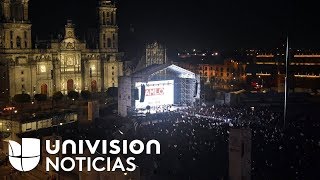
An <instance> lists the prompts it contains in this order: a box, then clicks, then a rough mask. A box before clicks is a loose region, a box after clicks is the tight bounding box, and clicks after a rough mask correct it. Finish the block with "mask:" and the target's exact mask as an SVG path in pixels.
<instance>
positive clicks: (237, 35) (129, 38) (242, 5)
mask: <svg viewBox="0 0 320 180" xmlns="http://www.w3.org/2000/svg"><path fill="white" fill-rule="evenodd" d="M97 2H98V0H55V1H44V0H30V16H31V18H32V22H33V27H34V29H33V30H34V31H35V32H36V33H37V34H39V36H40V37H41V38H42V39H43V38H48V37H49V34H50V33H54V32H57V31H58V30H61V28H63V26H64V24H65V22H66V20H67V19H72V20H73V21H74V23H75V24H76V26H77V28H78V29H79V31H80V33H79V34H78V36H80V37H83V33H84V31H86V30H87V28H88V27H95V26H97V24H96V18H97V14H96V6H97V4H98V3H97ZM302 3H303V4H302ZM117 7H118V24H119V27H120V46H121V50H123V51H133V50H135V51H142V50H143V49H142V48H143V44H145V43H146V42H150V41H154V40H158V41H160V42H162V43H163V44H165V45H166V46H167V48H168V49H169V50H170V51H171V52H173V51H176V50H178V49H180V50H182V49H191V48H197V49H204V48H207V49H218V50H233V49H239V48H273V47H276V46H280V44H281V43H283V41H284V40H285V37H286V36H287V34H288V33H289V35H290V40H291V44H292V46H293V47H299V48H317V46H319V45H318V42H319V40H320V33H319V32H320V25H319V24H320V20H319V17H320V16H319V14H320V13H319V11H318V10H317V6H315V5H312V4H311V2H310V3H308V2H307V1H305V0H304V1H302V0H301V1H296V0H265V1H261V0H219V1H217V0H118V1H117ZM130 24H131V25H132V26H133V27H134V29H135V31H134V33H132V32H130Z"/></svg>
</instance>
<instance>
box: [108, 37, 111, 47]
mask: <svg viewBox="0 0 320 180" xmlns="http://www.w3.org/2000/svg"><path fill="white" fill-rule="evenodd" d="M107 46H108V48H110V47H111V39H110V38H108V40H107Z"/></svg>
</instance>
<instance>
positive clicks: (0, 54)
mask: <svg viewBox="0 0 320 180" xmlns="http://www.w3.org/2000/svg"><path fill="white" fill-rule="evenodd" d="M15 7H17V8H15ZM0 10H1V11H0V13H1V14H0V18H1V19H0V62H1V64H0V65H1V66H2V68H0V69H1V70H2V72H1V73H0V75H1V78H2V79H6V80H2V81H4V82H6V83H4V84H1V86H3V87H2V88H1V90H2V92H1V94H6V96H7V97H13V96H14V95H15V94H21V93H27V94H30V95H31V96H33V95H35V94H47V95H48V96H51V95H52V94H53V93H54V92H57V91H61V92H62V93H64V94H67V92H68V91H71V90H75V91H78V92H80V91H82V90H89V91H91V92H102V91H105V90H106V89H107V88H109V87H117V86H118V77H119V76H122V75H123V63H122V62H121V61H120V59H121V53H119V52H118V26H117V23H116V10H117V9H116V7H115V5H114V4H112V3H111V1H107V0H101V1H100V4H99V7H98V11H99V12H98V14H99V27H98V32H99V33H98V34H99V42H97V44H98V46H97V48H96V49H89V48H87V47H88V46H87V44H86V42H85V41H81V40H79V39H78V38H77V36H76V34H75V27H74V24H73V23H72V22H71V21H70V20H68V22H67V24H66V25H65V35H64V38H62V39H61V40H50V41H49V43H47V45H46V48H42V49H41V48H39V47H38V46H35V47H34V48H33V44H32V38H31V26H32V24H31V22H30V21H29V20H28V0H0ZM6 74H7V76H4V75H6ZM2 76H3V77H2ZM2 81H1V82H2ZM6 84H7V85H6ZM4 86H8V87H5V88H4Z"/></svg>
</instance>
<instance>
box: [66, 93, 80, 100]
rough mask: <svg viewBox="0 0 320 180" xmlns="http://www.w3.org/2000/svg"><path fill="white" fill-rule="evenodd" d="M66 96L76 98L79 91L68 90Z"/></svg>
mask: <svg viewBox="0 0 320 180" xmlns="http://www.w3.org/2000/svg"><path fill="white" fill-rule="evenodd" d="M68 98H69V99H72V100H77V99H78V98H79V93H78V92H76V91H69V92H68Z"/></svg>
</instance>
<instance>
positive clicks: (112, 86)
mask: <svg viewBox="0 0 320 180" xmlns="http://www.w3.org/2000/svg"><path fill="white" fill-rule="evenodd" d="M112 87H114V83H112ZM129 99H130V96H129Z"/></svg>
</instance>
